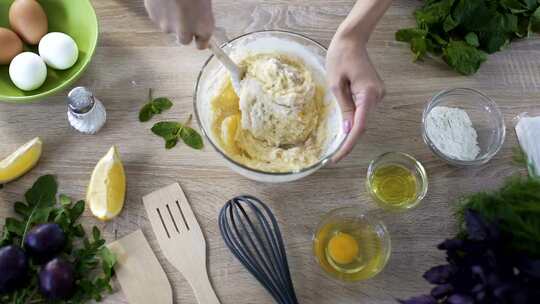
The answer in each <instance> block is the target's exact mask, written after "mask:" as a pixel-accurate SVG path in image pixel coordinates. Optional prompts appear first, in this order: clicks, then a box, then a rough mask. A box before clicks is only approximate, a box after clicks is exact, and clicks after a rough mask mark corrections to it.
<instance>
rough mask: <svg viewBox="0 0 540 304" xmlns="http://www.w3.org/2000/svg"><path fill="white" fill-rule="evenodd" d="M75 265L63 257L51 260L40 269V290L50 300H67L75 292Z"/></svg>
mask: <svg viewBox="0 0 540 304" xmlns="http://www.w3.org/2000/svg"><path fill="white" fill-rule="evenodd" d="M74 287H75V272H74V269H73V265H71V263H69V262H68V261H66V260H64V259H62V258H54V259H52V260H50V261H49V262H48V263H47V264H45V266H43V268H41V270H40V271H39V290H40V291H41V293H42V294H43V295H44V296H45V297H46V298H47V299H49V300H66V299H69V298H70V297H71V295H72V294H73V289H74Z"/></svg>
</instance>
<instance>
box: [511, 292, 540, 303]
mask: <svg viewBox="0 0 540 304" xmlns="http://www.w3.org/2000/svg"><path fill="white" fill-rule="evenodd" d="M537 300H538V299H537ZM509 303H512V304H530V303H534V302H533V297H532V296H529V294H528V293H527V292H526V291H523V290H520V291H516V292H514V293H513V294H512V296H511V300H510V301H509Z"/></svg>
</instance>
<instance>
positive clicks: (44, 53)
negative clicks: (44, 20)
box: [39, 32, 79, 70]
mask: <svg viewBox="0 0 540 304" xmlns="http://www.w3.org/2000/svg"><path fill="white" fill-rule="evenodd" d="M39 55H40V56H41V58H43V60H44V61H45V63H46V64H47V65H48V66H50V67H51V68H53V69H56V70H67V69H69V68H71V67H72V66H73V65H74V64H75V62H77V59H78V58H79V48H78V47H77V43H75V40H73V38H71V37H69V36H68V35H66V34H64V33H59V32H53V33H48V34H47V35H45V36H43V38H41V41H39Z"/></svg>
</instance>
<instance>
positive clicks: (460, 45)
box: [443, 41, 487, 75]
mask: <svg viewBox="0 0 540 304" xmlns="http://www.w3.org/2000/svg"><path fill="white" fill-rule="evenodd" d="M443 59H444V61H446V63H448V65H450V66H451V67H452V68H454V70H456V71H458V72H459V73H461V74H463V75H471V74H473V73H475V72H476V71H477V70H478V69H479V68H480V65H481V64H482V63H483V62H484V61H486V59H487V55H486V53H484V52H483V51H481V50H478V49H477V48H475V47H473V46H470V45H468V44H467V43H466V42H464V41H451V42H450V43H448V45H447V46H446V47H445V48H444V50H443Z"/></svg>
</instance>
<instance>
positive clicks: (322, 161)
mask: <svg viewBox="0 0 540 304" xmlns="http://www.w3.org/2000/svg"><path fill="white" fill-rule="evenodd" d="M259 33H278V34H286V35H291V36H296V37H298V38H302V39H304V40H307V41H309V42H310V43H313V44H314V45H315V46H316V47H318V48H319V49H322V50H324V51H325V52H326V51H328V49H327V48H326V47H325V46H324V45H322V44H321V43H319V42H317V41H315V40H313V39H311V38H309V37H307V36H305V35H303V34H299V33H295V32H291V31H284V30H260V31H252V32H249V33H245V34H242V35H239V36H236V37H234V38H232V39H230V40H228V41H227V42H224V43H222V44H221V45H220V47H222V48H223V47H224V46H226V45H228V44H229V43H231V42H235V41H237V40H239V39H242V38H244V37H246V36H250V35H253V34H259ZM214 57H215V56H214V55H213V54H211V55H210V56H209V57H208V59H206V61H205V62H204V64H203V66H202V67H201V70H200V71H199V75H198V76H197V81H196V82H195V88H194V90H193V108H194V112H195V118H196V119H197V123H198V124H199V127H200V129H201V132H202V133H203V134H204V136H205V137H206V139H207V140H208V141H209V142H210V144H211V145H212V147H213V148H214V150H215V151H216V152H218V153H219V154H220V155H221V156H223V157H224V158H225V159H226V160H227V161H229V162H231V163H233V164H234V165H235V166H238V167H240V168H242V169H244V170H247V171H250V172H252V173H256V174H262V175H269V176H290V175H293V174H301V173H305V172H308V171H311V170H314V169H317V168H320V167H322V166H324V165H326V164H327V163H328V162H329V161H330V160H331V159H332V157H333V156H334V155H335V154H336V153H337V152H338V151H339V150H340V149H341V147H342V146H343V144H344V143H345V140H346V139H347V136H344V137H343V139H342V140H341V142H340V143H339V145H338V147H337V148H336V150H335V151H333V152H332V153H329V154H328V155H327V156H325V157H323V158H321V159H320V160H318V161H317V162H316V163H314V164H313V165H310V166H308V167H305V168H302V169H300V170H295V171H286V172H267V171H262V170H258V169H254V168H251V167H248V166H246V165H244V164H241V163H239V162H237V161H235V160H234V159H232V158H231V157H229V156H228V155H227V154H226V153H225V152H224V151H222V149H221V148H220V147H219V146H218V144H217V143H214V141H213V140H212V139H211V137H210V136H209V134H210V133H209V132H208V131H207V130H206V129H205V127H204V126H203V124H202V122H201V118H200V115H199V110H198V109H197V92H198V89H199V84H200V80H201V78H202V75H203V73H204V71H205V69H206V67H207V66H208V64H209V63H210V61H212V59H213V58H214ZM337 105H338V108H339V110H340V111H341V107H340V106H339V103H337Z"/></svg>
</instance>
